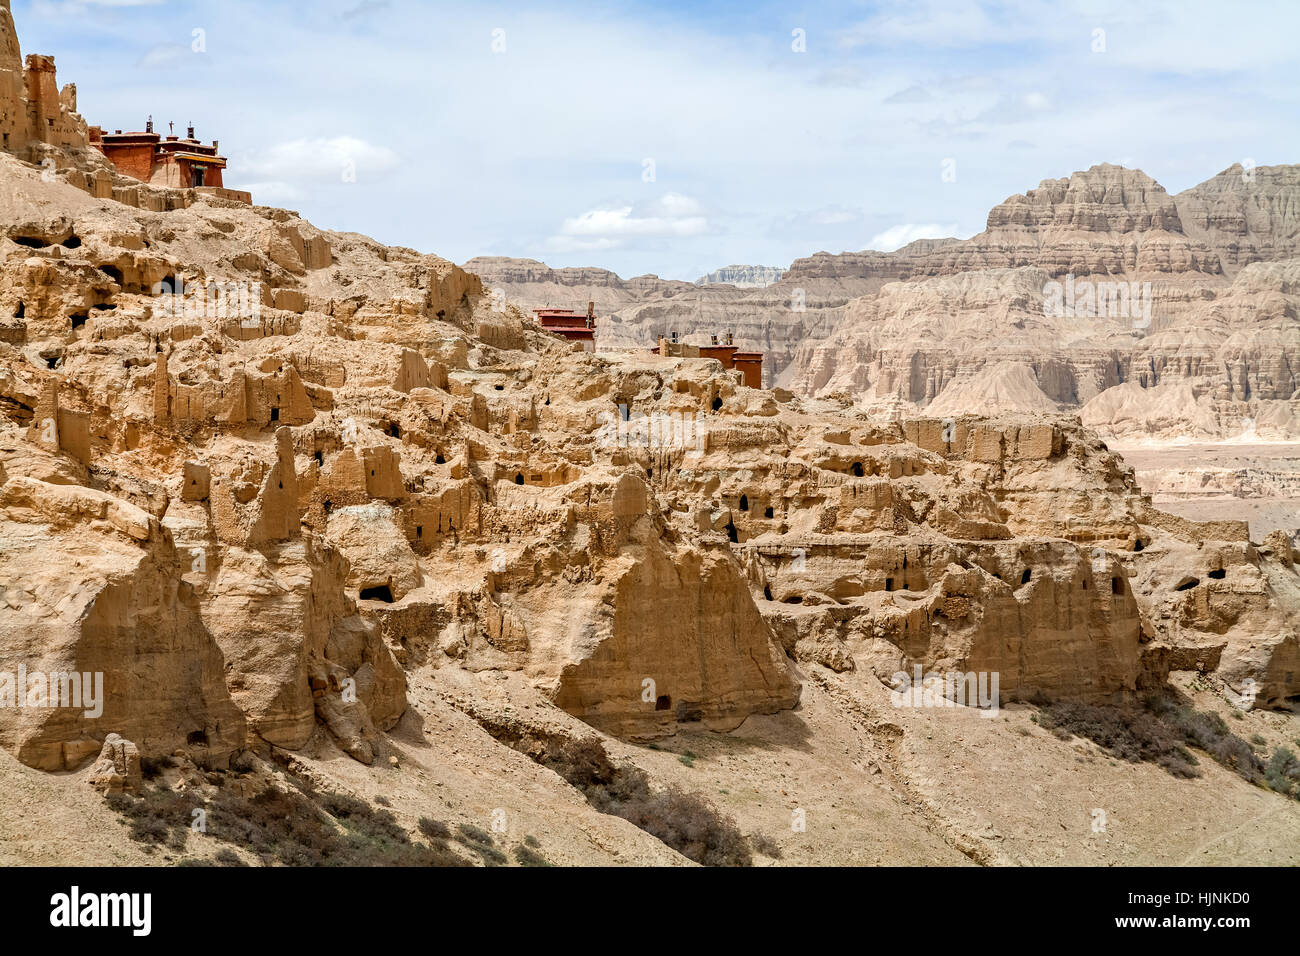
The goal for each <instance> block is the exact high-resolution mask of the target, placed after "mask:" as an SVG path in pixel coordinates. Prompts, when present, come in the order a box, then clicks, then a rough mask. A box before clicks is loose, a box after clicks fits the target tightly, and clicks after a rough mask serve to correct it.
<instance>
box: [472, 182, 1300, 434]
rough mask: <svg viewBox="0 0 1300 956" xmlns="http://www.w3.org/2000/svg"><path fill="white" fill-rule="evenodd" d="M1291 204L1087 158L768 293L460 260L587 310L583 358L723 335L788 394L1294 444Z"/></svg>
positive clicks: (790, 276)
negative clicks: (977, 217)
mask: <svg viewBox="0 0 1300 956" xmlns="http://www.w3.org/2000/svg"><path fill="white" fill-rule="evenodd" d="M1297 207H1300V169H1298V168H1297V167H1291V166H1274V167H1259V168H1252V169H1249V170H1246V169H1242V168H1241V167H1240V166H1233V167H1230V168H1229V169H1227V170H1224V171H1223V172H1222V173H1220V174H1218V175H1217V176H1215V177H1213V178H1212V179H1210V180H1207V181H1206V182H1205V183H1202V184H1201V185H1199V186H1196V187H1194V188H1193V189H1189V190H1187V191H1185V192H1183V193H1181V194H1179V195H1177V196H1171V195H1170V194H1169V193H1167V192H1166V191H1165V190H1164V188H1163V187H1161V186H1160V184H1159V183H1157V182H1156V181H1155V180H1153V179H1152V178H1151V177H1149V176H1147V175H1146V174H1145V173H1143V172H1141V171H1140V170H1130V169H1124V168H1122V167H1119V166H1113V165H1110V164H1101V165H1098V166H1094V167H1092V168H1091V169H1088V170H1085V171H1082V172H1077V173H1074V174H1073V175H1071V176H1069V177H1066V178H1063V179H1051V180H1045V181H1043V182H1042V183H1041V184H1040V185H1039V186H1038V187H1037V188H1036V189H1031V190H1029V191H1028V192H1026V193H1025V194H1023V195H1018V196H1012V197H1010V198H1008V199H1007V200H1005V201H1004V202H1002V203H1000V204H998V205H997V206H995V207H994V208H993V209H992V210H991V211H990V213H989V216H988V222H987V227H986V229H985V230H984V231H983V232H982V233H980V234H979V235H976V236H973V237H971V238H970V239H966V240H957V239H931V240H920V241H917V242H914V243H911V244H910V245H908V246H905V247H903V248H902V249H899V250H897V251H895V252H891V253H883V252H871V251H866V252H856V253H844V254H841V255H831V254H829V253H824V252H822V253H817V254H815V255H812V256H809V257H806V258H803V259H799V260H796V261H795V262H794V263H792V264H791V266H790V268H789V269H788V270H786V271H785V272H784V274H782V275H781V277H780V279H779V281H776V282H774V283H772V284H770V285H766V286H765V287H763V288H753V289H740V288H728V287H725V286H720V285H714V284H712V283H710V284H705V285H702V286H699V287H698V288H695V289H692V288H691V287H689V286H686V284H684V283H673V282H665V281H661V280H659V279H657V278H656V277H653V276H645V277H641V278H638V279H634V280H627V281H624V280H621V279H619V278H618V277H617V276H615V275H613V274H612V273H609V272H605V271H603V270H598V269H560V270H551V269H548V268H547V267H545V266H544V265H542V264H541V263H536V262H532V261H531V260H511V259H480V260H474V261H473V263H471V264H468V265H469V266H470V267H471V268H472V269H474V270H476V271H479V272H481V273H482V274H483V275H484V278H485V281H486V282H487V283H488V285H489V286H491V287H493V288H496V289H499V290H500V291H501V294H502V295H503V296H505V297H506V298H508V299H509V301H512V302H516V303H518V304H520V305H522V306H523V307H525V308H535V307H541V306H544V305H552V306H566V307H570V308H579V309H580V308H581V306H582V304H583V303H585V302H586V301H594V302H595V303H596V306H597V310H598V312H599V313H600V316H601V320H600V323H599V324H598V333H597V336H598V347H599V348H604V349H619V348H636V347H642V346H645V347H649V346H653V345H654V344H655V343H656V342H657V340H658V337H659V336H661V335H668V334H670V333H671V332H674V331H675V332H677V333H678V334H679V336H681V337H682V338H683V340H685V341H689V342H708V341H709V336H710V335H712V334H718V333H721V332H725V331H728V330H730V331H734V333H735V341H736V343H737V344H738V345H739V346H741V347H742V348H749V349H758V350H761V351H763V352H764V353H765V354H766V360H765V370H766V375H767V379H766V380H767V382H768V384H775V385H781V386H783V387H787V388H790V389H792V390H794V391H796V392H798V393H800V394H804V395H831V394H836V393H842V394H844V395H847V396H851V397H852V398H853V400H854V401H856V402H858V403H859V404H861V405H863V406H864V407H867V408H875V409H878V410H880V409H884V410H890V409H892V410H894V411H896V412H902V411H906V412H908V413H917V412H920V411H923V410H924V411H926V412H927V413H933V414H943V415H947V414H961V413H963V412H968V413H973V412H983V413H995V412H999V411H1006V410H1020V411H1027V412H1045V411H1058V410H1059V411H1065V412H1072V411H1080V413H1081V414H1082V415H1083V417H1084V420H1085V421H1086V422H1087V423H1088V424H1089V425H1091V426H1093V427H1094V428H1097V429H1099V430H1101V431H1102V432H1103V433H1104V434H1106V435H1109V436H1111V437H1115V438H1126V439H1137V438H1142V439H1147V438H1151V439H1169V438H1219V439H1222V438H1235V437H1237V436H1238V435H1240V434H1242V433H1243V432H1246V433H1249V434H1252V435H1258V437H1259V438H1261V439H1265V440H1276V439H1294V438H1295V437H1297V436H1300V424H1298V419H1297V415H1298V414H1300V405H1298V404H1297V402H1300V398H1297V391H1298V390H1300V383H1297V381H1296V380H1295V376H1294V375H1293V374H1292V372H1291V369H1292V368H1294V367H1295V362H1296V349H1297V335H1298V334H1300V333H1298V332H1297V325H1296V322H1297V314H1296V308H1297V302H1296V300H1295V298H1294V295H1295V291H1294V288H1293V286H1294V276H1292V275H1291V273H1292V271H1293V270H1294V268H1295V263H1296V261H1297V260H1296V258H1295V256H1296V248H1297V242H1298V241H1300V239H1298V238H1297V236H1298V235H1300V222H1298V221H1297V214H1296V208H1297ZM1054 290H1055V291H1054ZM1076 293H1077V295H1076Z"/></svg>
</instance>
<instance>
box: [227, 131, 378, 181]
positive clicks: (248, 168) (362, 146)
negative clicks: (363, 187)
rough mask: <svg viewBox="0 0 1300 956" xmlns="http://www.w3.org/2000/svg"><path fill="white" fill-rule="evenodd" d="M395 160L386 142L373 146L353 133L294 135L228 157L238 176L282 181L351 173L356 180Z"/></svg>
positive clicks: (342, 176) (341, 178) (338, 178)
mask: <svg viewBox="0 0 1300 956" xmlns="http://www.w3.org/2000/svg"><path fill="white" fill-rule="evenodd" d="M398 163H399V159H398V157H397V154H396V153H394V152H393V151H392V150H391V149H389V148H388V147H387V146H376V145H373V144H372V143H368V142H366V141H365V140H363V139H358V138H356V137H354V136H335V137H332V138H329V139H295V140H290V141H289V142H286V143H279V144H277V145H275V146H272V147H270V148H268V149H265V150H262V151H254V152H249V153H247V154H245V155H242V156H240V157H239V158H238V159H237V160H232V161H231V167H232V169H233V170H234V171H235V172H237V173H238V174H239V175H241V176H250V175H251V176H264V177H266V178H267V179H268V180H277V181H280V182H282V183H294V182H304V181H309V180H310V181H315V182H323V181H327V180H334V181H336V182H347V181H348V179H347V178H345V177H346V176H350V175H353V174H354V175H355V178H356V180H358V181H360V180H362V179H365V178H367V177H370V176H374V175H376V174H378V173H384V172H387V171H389V170H391V169H393V168H394V167H396V166H397V165H398Z"/></svg>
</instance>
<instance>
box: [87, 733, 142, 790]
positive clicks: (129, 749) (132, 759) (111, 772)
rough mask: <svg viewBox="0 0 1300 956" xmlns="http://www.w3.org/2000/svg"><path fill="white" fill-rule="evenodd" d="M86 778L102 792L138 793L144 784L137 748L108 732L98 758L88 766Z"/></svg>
mask: <svg viewBox="0 0 1300 956" xmlns="http://www.w3.org/2000/svg"><path fill="white" fill-rule="evenodd" d="M88 780H89V783H90V785H91V786H92V787H94V788H95V789H96V790H98V791H99V792H100V793H103V794H110V793H132V794H138V793H139V792H140V790H141V788H142V787H143V785H144V774H143V772H142V771H141V769H140V750H139V748H138V747H136V745H135V744H133V743H131V741H129V740H124V739H122V737H121V736H120V735H118V734H109V735H108V736H107V737H105V738H104V748H103V750H101V751H100V753H99V760H98V761H96V763H95V765H94V766H93V767H91V768H90V771H89V774H88Z"/></svg>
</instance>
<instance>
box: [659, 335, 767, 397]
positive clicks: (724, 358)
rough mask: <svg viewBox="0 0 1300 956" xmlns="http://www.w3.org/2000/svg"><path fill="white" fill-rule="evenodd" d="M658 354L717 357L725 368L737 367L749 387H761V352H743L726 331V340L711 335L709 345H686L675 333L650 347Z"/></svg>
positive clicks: (742, 380) (683, 356)
mask: <svg viewBox="0 0 1300 956" xmlns="http://www.w3.org/2000/svg"><path fill="white" fill-rule="evenodd" d="M651 351H652V352H657V353H658V354H660V355H665V356H675V357H677V358H711V359H717V360H718V361H719V362H721V363H722V367H723V368H725V369H737V370H739V372H740V379H741V382H742V383H743V384H745V385H747V386H749V387H750V388H762V387H763V353H762V352H744V351H741V350H740V349H739V348H737V347H736V346H735V345H733V344H732V334H731V333H730V332H728V333H727V340H726V342H723V343H721V344H719V342H718V337H717V336H716V335H714V336H712V342H711V343H710V344H709V345H687V344H686V343H685V342H678V341H677V333H676V332H674V333H672V339H671V340H670V339H663V338H661V339H660V340H659V345H658V346H656V347H655V348H653V349H651Z"/></svg>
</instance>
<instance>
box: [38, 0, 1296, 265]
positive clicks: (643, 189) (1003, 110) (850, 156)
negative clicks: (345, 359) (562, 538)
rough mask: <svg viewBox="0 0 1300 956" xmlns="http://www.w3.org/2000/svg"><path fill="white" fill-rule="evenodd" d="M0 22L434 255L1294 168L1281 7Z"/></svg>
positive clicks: (107, 111)
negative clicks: (1103, 171) (1120, 175)
mask: <svg viewBox="0 0 1300 956" xmlns="http://www.w3.org/2000/svg"><path fill="white" fill-rule="evenodd" d="M13 8H14V17H15V20H16V21H17V23H18V31H19V38H20V40H21V41H22V44H23V50H24V52H26V53H34V52H39V53H48V54H53V55H54V56H55V58H56V62H57V65H58V69H59V79H60V82H61V83H67V82H75V83H76V84H77V88H78V95H79V101H80V110H81V112H82V113H83V114H84V115H85V116H86V118H87V120H88V121H89V122H91V123H95V124H99V125H101V126H103V127H105V128H107V129H140V128H143V125H144V120H145V117H146V115H148V114H152V115H153V116H154V119H155V120H156V121H157V122H158V123H159V124H160V125H161V127H162V128H163V129H164V130H165V127H166V124H167V122H168V121H174V122H175V123H176V127H177V131H178V132H181V133H183V130H184V127H185V126H186V125H187V123H188V122H190V121H193V122H194V124H195V125H196V126H197V128H198V135H199V137H200V138H202V139H205V140H211V139H213V138H217V139H219V140H220V141H221V148H222V152H223V153H225V154H226V155H227V156H228V157H229V158H230V168H229V169H228V170H227V177H226V182H227V184H228V185H231V186H234V187H239V188H250V189H252V190H253V192H254V193H255V200H256V201H259V202H265V203H268V204H272V205H281V206H286V207H288V208H291V209H296V210H298V211H300V212H301V213H302V214H303V215H304V216H306V217H307V218H309V219H310V220H312V221H313V222H315V223H316V224H317V225H320V226H322V227H325V228H330V229H343V230H353V231H357V232H363V233H366V234H368V235H371V236H374V237H375V238H377V239H379V240H381V241H383V242H386V243H389V244H393V245H405V246H411V247H413V248H416V249H419V250H420V251H422V252H432V253H437V254H438V255H441V256H445V257H447V258H449V259H452V260H454V261H456V262H463V261H464V260H465V259H468V258H470V257H471V256H475V255H510V256H526V257H531V258H535V259H541V260H543V261H545V262H547V263H549V264H551V265H553V266H566V265H596V266H603V267H605V268H610V269H613V270H615V271H617V272H619V273H620V274H621V275H624V276H631V275H639V274H643V273H648V272H652V273H656V274H658V275H661V276H665V277H670V278H682V279H694V278H696V277H697V276H699V275H701V274H702V273H704V272H706V271H709V270H712V269H715V268H718V267H720V266H723V265H727V264H729V263H754V264H764V265H777V266H785V265H788V264H789V263H790V261H791V260H792V259H794V258H797V257H799V256H803V255H809V254H811V253H813V252H816V251H818V250H823V249H824V250H827V251H830V252H842V251H846V250H856V249H864V248H881V249H888V248H892V247H894V246H896V245H899V244H901V243H902V242H904V241H907V240H909V239H911V238H918V237H921V236H931V235H956V236H963V237H964V236H969V235H972V234H974V233H976V232H979V231H980V230H982V229H983V227H984V221H985V216H986V214H987V212H988V209H989V207H991V206H992V205H994V204H996V203H998V202H1000V201H1001V200H1003V199H1005V198H1006V197H1007V196H1010V195H1012V194H1015V193H1019V192H1024V191H1025V190H1027V189H1030V188H1032V187H1034V186H1036V185H1037V184H1038V183H1039V182H1040V181H1041V180H1043V179H1046V178H1055V177H1060V176H1066V175H1069V173H1071V172H1073V171H1075V170H1078V169H1084V168H1087V167H1088V166H1091V165H1093V164H1094V163H1099V162H1114V163H1122V164H1123V165H1125V166H1130V167H1139V168H1141V169H1143V170H1145V171H1146V172H1147V173H1149V174H1150V175H1152V176H1154V177H1155V178H1156V179H1157V180H1158V181H1159V182H1160V183H1161V184H1163V185H1164V186H1165V188H1166V189H1168V190H1169V191H1170V192H1177V191H1178V190H1181V189H1185V188H1187V187H1188V186H1192V185H1195V184H1196V183H1198V182H1200V181H1202V180H1204V179H1207V178H1209V177H1210V176H1211V175H1213V174H1214V173H1216V172H1218V171H1220V170H1222V169H1224V168H1226V167H1227V166H1230V165H1231V164H1232V163H1234V162H1241V161H1244V160H1252V161H1254V162H1255V163H1257V164H1259V165H1270V164H1275V163H1289V162H1300V144H1297V123H1296V118H1297V106H1298V105H1300V103H1298V100H1300V82H1297V80H1300V76H1298V74H1300V67H1298V66H1297V62H1298V61H1300V58H1297V57H1296V56H1295V55H1294V52H1293V49H1292V47H1293V45H1294V42H1295V37H1296V36H1298V35H1300V4H1295V3H1285V2H1281V3H1231V4H1224V3H1202V2H1197V0H1188V2H1173V0H1150V2H1142V3H1134V2H1133V0H1126V2H1109V0H1108V2H1082V0H1056V2H1051V3H1040V2H1034V0H1008V2H980V3H974V2H967V3H958V2H952V3H944V2H933V0H920V2H916V0H913V2H907V3H816V4H814V3H803V4H800V3H784V4H765V3H757V4H756V3H690V2H672V3H651V2H637V3H606V4H599V5H597V4H592V3H565V2H547V3H532V2H530V3H514V4H499V3H492V2H487V3H482V2H474V3H470V2H466V3H441V2H436V3H435V2H418V0H317V2H312V3H287V2H286V3H279V2H270V0H256V2H252V0H220V2H216V3H213V2H210V0H209V2H206V3H189V2H184V0H14V3H13ZM1098 31H1101V32H1098ZM945 173H946V175H945Z"/></svg>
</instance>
